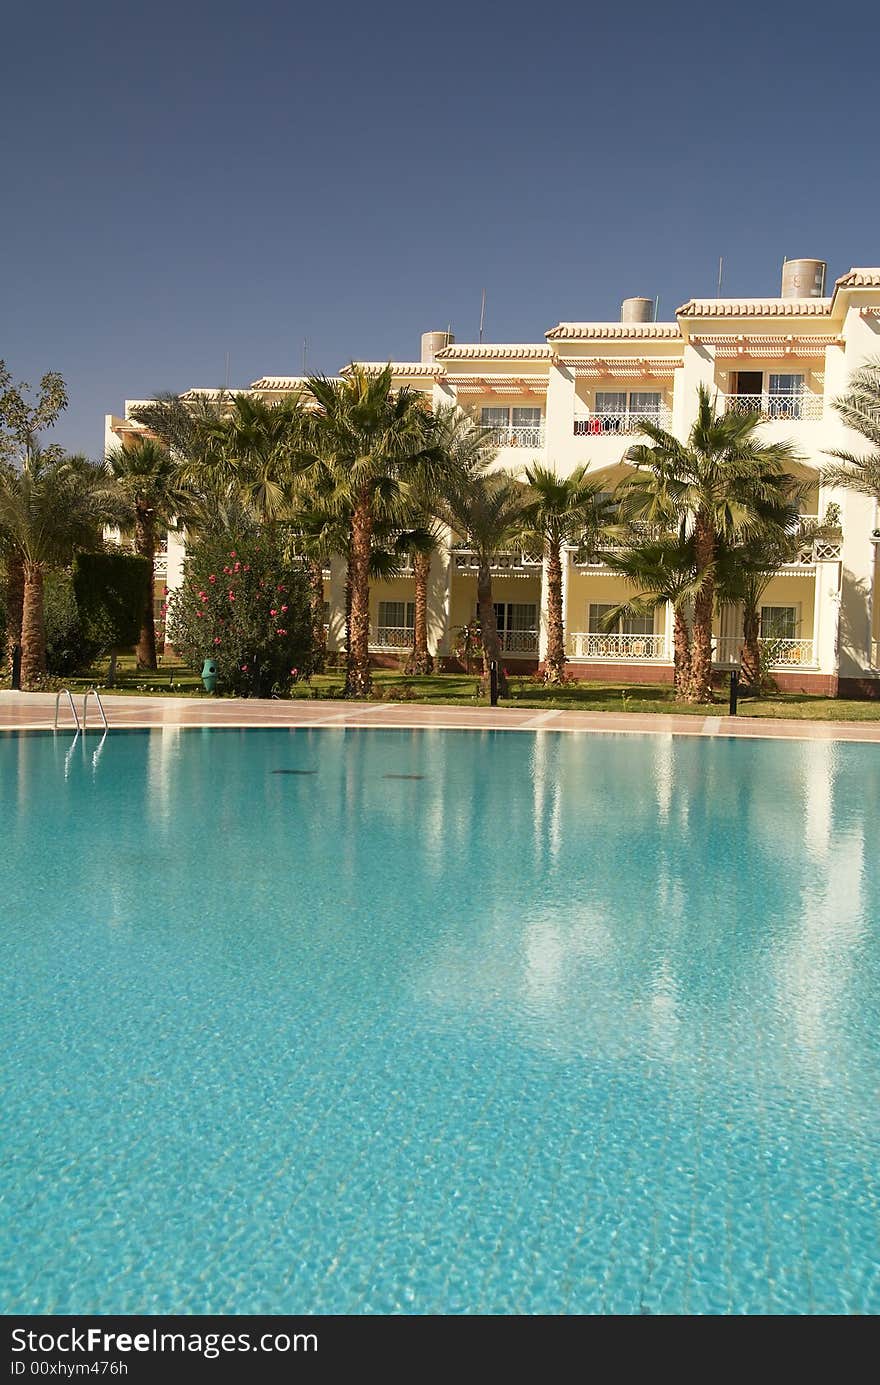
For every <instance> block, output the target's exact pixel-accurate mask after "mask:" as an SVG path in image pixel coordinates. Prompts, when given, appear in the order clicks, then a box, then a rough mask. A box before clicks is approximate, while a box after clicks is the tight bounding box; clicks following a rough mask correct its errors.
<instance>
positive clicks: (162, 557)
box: [153, 548, 168, 578]
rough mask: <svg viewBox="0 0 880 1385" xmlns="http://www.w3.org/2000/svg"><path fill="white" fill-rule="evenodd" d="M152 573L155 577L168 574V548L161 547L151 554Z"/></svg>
mask: <svg viewBox="0 0 880 1385" xmlns="http://www.w3.org/2000/svg"><path fill="white" fill-rule="evenodd" d="M153 574H154V576H156V577H162V578H164V577H167V576H168V549H167V548H161V549H159V551H158V552H157V553H156V554H154V556H153Z"/></svg>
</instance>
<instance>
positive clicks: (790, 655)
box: [712, 635, 816, 669]
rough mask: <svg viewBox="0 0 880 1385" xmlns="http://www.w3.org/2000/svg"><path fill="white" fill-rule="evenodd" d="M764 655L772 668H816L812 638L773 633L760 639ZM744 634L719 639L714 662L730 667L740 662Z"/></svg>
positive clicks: (714, 652) (714, 650)
mask: <svg viewBox="0 0 880 1385" xmlns="http://www.w3.org/2000/svg"><path fill="white" fill-rule="evenodd" d="M758 644H759V645H760V647H761V652H762V655H763V657H764V659H765V661H766V664H767V667H768V668H770V669H785V668H815V666H816V664H815V655H814V644H813V641H812V640H802V639H776V638H775V637H774V636H772V635H768V636H767V637H766V638H762V639H760V640H759V641H758ZM742 646H743V642H742V636H741V635H725V636H724V637H723V638H721V639H717V640H716V641H715V644H714V649H713V653H712V662H713V663H715V664H722V665H724V666H726V667H729V666H730V665H733V664H738V663H739V662H740V657H741V654H742Z"/></svg>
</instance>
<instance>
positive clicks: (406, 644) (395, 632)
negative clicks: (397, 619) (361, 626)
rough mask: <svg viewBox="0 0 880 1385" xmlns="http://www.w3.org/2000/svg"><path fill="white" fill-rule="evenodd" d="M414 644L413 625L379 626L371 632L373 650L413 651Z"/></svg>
mask: <svg viewBox="0 0 880 1385" xmlns="http://www.w3.org/2000/svg"><path fill="white" fill-rule="evenodd" d="M412 642H413V629H412V626H411V625H379V626H377V627H376V629H375V630H371V631H370V646H371V648H373V649H412Z"/></svg>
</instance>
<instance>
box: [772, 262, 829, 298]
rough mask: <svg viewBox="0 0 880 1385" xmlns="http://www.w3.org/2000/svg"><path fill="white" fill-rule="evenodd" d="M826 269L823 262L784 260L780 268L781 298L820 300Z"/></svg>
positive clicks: (822, 294)
mask: <svg viewBox="0 0 880 1385" xmlns="http://www.w3.org/2000/svg"><path fill="white" fill-rule="evenodd" d="M826 269H827V265H826V264H825V261H824V260H786V261H785V263H784V264H783V266H782V296H783V298H822V297H823V296H824V293H825V270H826Z"/></svg>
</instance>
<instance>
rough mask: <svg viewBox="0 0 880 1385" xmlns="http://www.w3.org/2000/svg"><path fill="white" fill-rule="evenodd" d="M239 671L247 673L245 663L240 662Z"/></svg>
mask: <svg viewBox="0 0 880 1385" xmlns="http://www.w3.org/2000/svg"><path fill="white" fill-rule="evenodd" d="M241 671H242V673H247V664H242V666H241Z"/></svg>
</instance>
